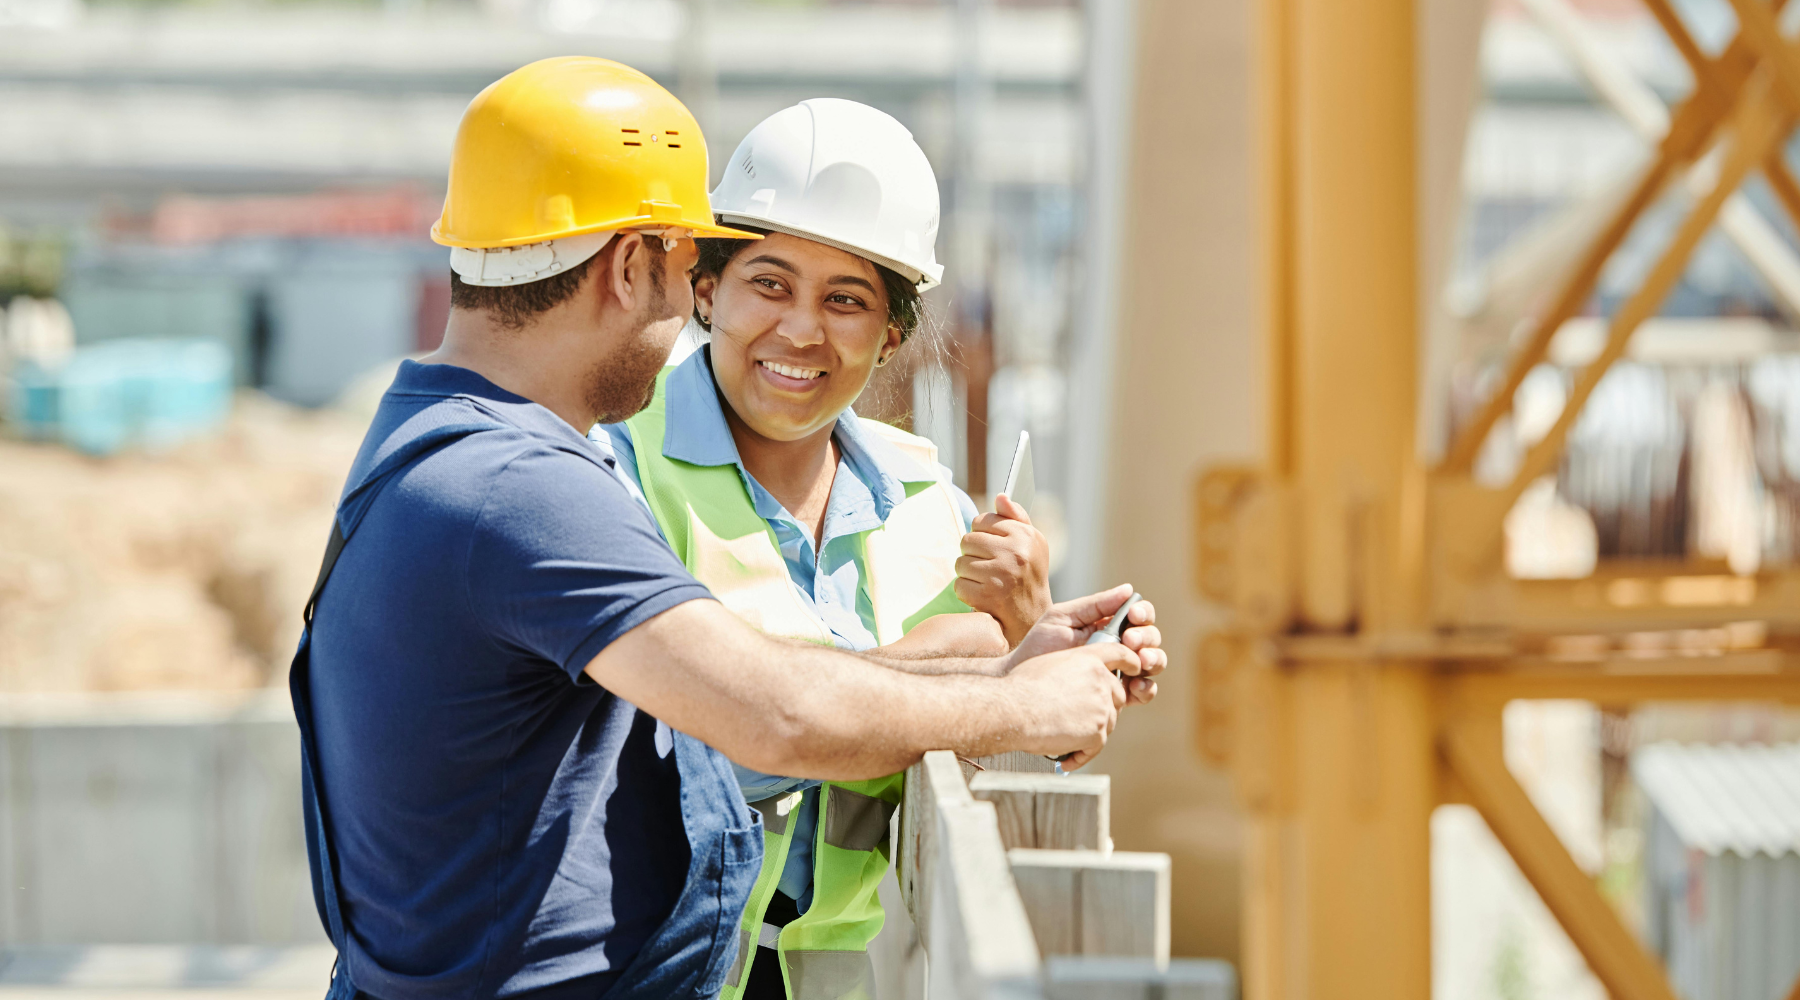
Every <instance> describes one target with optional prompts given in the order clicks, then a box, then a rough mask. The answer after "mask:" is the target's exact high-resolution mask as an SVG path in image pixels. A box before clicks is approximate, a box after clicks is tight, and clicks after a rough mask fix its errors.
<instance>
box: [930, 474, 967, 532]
mask: <svg viewBox="0 0 1800 1000" xmlns="http://www.w3.org/2000/svg"><path fill="white" fill-rule="evenodd" d="M937 471H938V473H939V475H938V481H939V482H941V483H943V484H944V485H945V486H948V487H949V488H950V495H951V496H953V497H955V498H956V512H957V513H958V514H960V515H962V523H963V531H965V532H966V531H968V530H969V528H970V526H972V525H973V524H974V523H975V513H976V511H975V501H973V500H970V499H969V495H968V494H967V493H964V492H963V490H962V487H960V486H958V485H956V484H955V483H953V482H951V481H950V470H949V469H946V468H944V467H943V466H941V465H940V466H938V467H937Z"/></svg>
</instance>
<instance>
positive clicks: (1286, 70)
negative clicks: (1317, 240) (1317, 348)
mask: <svg viewBox="0 0 1800 1000" xmlns="http://www.w3.org/2000/svg"><path fill="white" fill-rule="evenodd" d="M1295 3H1296V0H1262V2H1261V3H1259V4H1257V7H1256V10H1257V19H1258V24H1257V27H1258V29H1259V30H1258V31H1257V32H1256V40H1257V50H1256V61H1257V68H1258V73H1257V77H1256V82H1257V88H1256V96H1257V120H1258V121H1259V122H1260V123H1261V127H1260V128H1258V129H1257V130H1256V139H1257V149H1256V159H1257V164H1258V167H1259V169H1258V170H1256V171H1254V172H1253V176H1254V177H1255V178H1256V197H1257V205H1258V209H1259V211H1258V213H1257V215H1258V218H1259V220H1260V221H1261V223H1262V225H1261V237H1262V238H1261V240H1260V241H1259V243H1258V247H1259V250H1260V251H1261V254H1262V261H1261V267H1259V268H1258V269H1257V278H1258V283H1259V285H1260V287H1259V289H1258V291H1259V298H1260V300H1261V303H1262V311H1263V316H1262V324H1263V341H1264V350H1265V352H1266V354H1265V357H1266V358H1267V362H1268V366H1269V370H1268V375H1267V377H1266V378H1265V379H1264V385H1265V386H1266V387H1267V389H1266V391H1267V401H1266V403H1265V405H1264V409H1263V412H1264V414H1265V416H1266V418H1267V423H1268V426H1267V427H1266V428H1265V430H1264V431H1263V434H1264V440H1265V441H1266V442H1267V456H1268V464H1269V470H1270V472H1272V473H1273V474H1274V475H1276V476H1278V477H1285V476H1289V475H1292V474H1293V471H1294V383H1295V377H1294V298H1295V296H1294V245H1295V243H1296V242H1298V239H1299V236H1298V234H1297V233H1296V232H1295V226H1294V215H1295V212H1294V165H1293V161H1294V107H1293V105H1294V64H1293V63H1294V56H1293V53H1292V49H1293V47H1294V33H1295V32H1294V17H1295V11H1294V6H1295Z"/></svg>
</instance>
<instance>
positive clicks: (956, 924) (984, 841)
mask: <svg viewBox="0 0 1800 1000" xmlns="http://www.w3.org/2000/svg"><path fill="white" fill-rule="evenodd" d="M964 794H965V795H966V794H967V792H966V790H965V792H964ZM936 807H937V830H936V833H937V836H936V838H935V841H936V844H935V847H936V850H935V852H934V853H935V857H934V858H933V860H932V863H931V866H930V878H931V883H930V885H931V892H930V894H929V895H928V897H927V899H928V905H929V906H930V907H931V910H930V921H929V924H928V927H929V930H928V932H927V936H926V937H925V938H924V942H925V952H926V954H927V955H928V956H930V962H929V968H930V973H929V975H930V984H931V985H930V991H929V992H930V995H931V996H932V997H934V998H948V1000H1001V998H1006V1000H1027V998H1040V997H1042V995H1043V994H1042V992H1041V988H1040V985H1039V982H1038V976H1039V972H1040V970H1041V964H1042V963H1041V961H1040V959H1039V956H1038V948H1037V942H1036V941H1035V940H1034V939H1033V937H1032V933H1031V922H1030V919H1029V918H1028V917H1027V916H1026V915H1025V907H1024V905H1023V904H1022V903H1021V901H1020V898H1019V890H1018V888H1017V886H1016V885H1015V884H1014V882H1013V877H1012V872H1011V871H1010V870H1009V869H1008V867H1007V864H1006V849H1005V848H1004V847H1002V846H1001V844H1000V827H999V823H998V821H997V820H996V818H995V816H994V806H993V804H992V803H989V802H975V801H962V802H956V801H948V800H947V798H940V799H939V800H938V802H937V804H936Z"/></svg>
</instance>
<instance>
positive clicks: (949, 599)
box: [625, 369, 969, 1000]
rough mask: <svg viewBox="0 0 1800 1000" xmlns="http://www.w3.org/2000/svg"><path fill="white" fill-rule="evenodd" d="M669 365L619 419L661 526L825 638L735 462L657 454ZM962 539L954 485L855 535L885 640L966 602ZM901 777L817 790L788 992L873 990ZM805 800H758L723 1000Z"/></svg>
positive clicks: (759, 605) (768, 612)
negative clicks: (757, 840)
mask: <svg viewBox="0 0 1800 1000" xmlns="http://www.w3.org/2000/svg"><path fill="white" fill-rule="evenodd" d="M672 370H673V369H664V370H663V373H662V375H661V376H660V377H659V378H658V380H657V391H656V398H655V400H654V401H653V402H652V403H651V404H650V406H649V407H648V408H646V409H645V410H644V411H643V412H642V413H640V414H638V415H637V416H635V417H632V418H631V419H630V420H627V421H626V422H625V426H626V429H627V430H628V431H629V432H630V434H631V442H632V447H633V448H634V449H635V450H636V453H637V466H638V480H639V485H640V486H641V487H642V489H643V492H644V497H645V499H646V500H648V501H649V503H650V509H651V512H652V513H653V514H654V515H655V517H656V521H657V524H658V525H659V526H660V527H661V528H662V531H663V535H664V536H665V537H666V538H667V539H668V540H669V545H670V547H671V548H673V549H674V550H675V554H676V555H678V556H680V557H681V560H682V562H683V563H684V564H686V566H687V568H688V571H689V572H691V573H693V574H694V576H695V577H696V578H697V579H699V580H700V582H702V583H704V584H706V585H707V587H708V588H709V589H711V590H712V592H713V594H714V595H715V596H717V597H718V598H719V600H720V602H721V603H723V604H724V605H725V606H726V607H727V608H729V609H731V610H732V611H733V612H734V613H736V614H737V615H739V616H740V617H742V618H743V619H745V620H746V621H748V622H750V623H751V624H753V625H755V626H756V627H757V628H759V629H761V630H762V631H764V632H768V633H770V634H773V635H783V636H790V637H794V638H801V639H808V640H811V641H814V642H819V643H826V644H829V643H830V642H831V631H830V629H828V628H827V627H826V626H825V624H824V622H822V621H820V620H819V619H818V618H817V617H816V616H815V615H814V614H813V613H812V612H811V610H810V609H808V608H807V606H806V604H805V602H804V601H803V600H802V598H801V596H800V594H799V592H798V591H797V590H796V589H795V587H794V584H793V581H792V579H791V578H790V577H789V576H788V571H787V564H786V562H785V561H784V560H783V559H782V557H781V547H780V544H779V542H778V541H777V540H776V537H775V533H774V531H773V529H771V528H770V527H769V525H768V522H767V521H764V520H763V519H762V517H761V516H760V515H758V514H757V513H756V508H755V506H754V504H753V503H752V501H751V499H750V495H749V493H748V492H747V491H746V490H745V487H744V482H743V480H742V479H741V478H740V477H739V475H738V470H737V468H736V467H735V466H732V465H723V466H700V465H692V464H689V463H687V462H682V461H678V460H675V459H671V458H668V457H667V456H665V455H664V454H663V432H664V429H665V427H666V423H665V411H664V403H665V400H666V386H667V381H668V375H669V372H670V371H672ZM860 426H861V428H862V429H863V430H864V431H865V432H872V433H874V434H876V435H879V436H880V437H881V438H882V439H883V440H885V441H887V442H888V443H889V444H891V445H893V446H894V447H895V448H897V449H899V450H900V451H901V452H902V453H904V454H906V455H907V456H908V457H910V458H913V459H914V460H916V461H918V462H920V464H922V465H924V466H925V467H926V468H930V466H931V465H932V464H934V463H935V462H936V461H937V449H936V447H935V446H934V445H932V444H931V442H930V441H928V440H926V439H924V438H921V437H915V436H914V435H911V434H907V433H906V432H904V431H901V430H898V429H897V428H893V427H889V426H887V425H886V424H881V423H878V422H876V421H871V420H864V421H863V422H862V424H861V425H860ZM962 536H963V523H962V516H961V514H960V513H959V512H958V510H957V504H956V498H955V495H954V494H953V493H952V492H951V491H950V489H949V488H947V487H945V486H944V485H943V484H941V483H936V482H932V483H909V484H907V498H906V500H905V501H904V502H902V503H900V504H899V505H897V506H896V507H894V509H893V510H891V511H890V512H889V513H888V517H887V520H886V522H885V523H884V524H882V525H881V526H879V527H877V528H874V529H871V530H869V531H865V532H863V533H862V534H861V537H860V543H861V555H862V588H863V592H864V594H865V595H867V597H868V599H869V604H870V607H871V608H873V610H874V618H875V637H876V641H878V642H880V643H882V644H883V645H885V644H887V643H890V642H893V641H895V640H897V639H899V638H900V637H901V636H902V635H904V634H905V633H906V632H907V631H909V630H910V629H911V628H912V627H913V626H914V625H916V624H918V623H919V622H921V621H924V620H925V619H926V618H929V617H931V616H933V615H938V614H954V613H957V612H963V611H967V610H969V608H968V605H965V604H963V603H962V602H961V601H960V600H957V598H956V593H955V590H954V584H955V581H956V560H957V558H958V557H960V556H961V555H962ZM902 781H903V775H899V774H892V775H888V776H887V777H885V778H875V779H872V780H869V781H854V782H827V783H825V784H824V785H823V786H821V789H820V792H819V822H818V830H817V833H816V835H815V836H816V840H815V841H814V844H813V889H812V894H813V896H812V903H811V904H810V905H809V906H808V907H807V910H806V912H805V913H803V914H801V915H800V918H799V919H798V920H795V921H794V922H793V923H790V924H788V925H787V926H786V927H785V928H783V929H782V931H781V935H780V939H779V945H780V946H779V948H778V952H779V954H780V956H781V964H782V972H783V975H784V978H785V979H786V983H787V991H788V996H789V997H790V998H791V1000H855V998H873V997H874V972H873V967H872V966H871V965H870V964H869V956H868V947H869V942H871V941H873V940H874V939H875V935H876V934H877V933H879V932H880V931H881V925H882V921H883V914H882V910H881V902H880V898H879V896H878V893H877V890H878V887H879V886H880V884H881V878H882V876H883V875H884V874H886V872H887V866H888V855H889V853H890V850H889V845H888V823H889V820H890V819H891V818H892V816H893V814H894V810H895V809H896V808H898V806H899V803H900V793H901V787H902ZM799 800H800V795H799V793H795V794H794V795H792V796H785V797H780V798H777V799H771V800H768V801H767V802H759V803H754V808H756V809H757V810H758V811H759V812H761V813H762V815H763V847H764V853H763V867H762V871H761V873H760V874H759V875H758V877H757V880H756V888H755V889H754V890H753V891H752V892H751V895H750V903H749V905H748V906H747V907H746V908H745V911H744V918H743V921H742V922H741V923H740V925H739V932H738V941H739V944H740V948H739V956H738V961H737V963H736V964H735V965H734V966H733V968H732V970H731V973H730V975H729V976H728V977H727V979H726V987H725V990H724V992H723V993H721V994H720V998H721V1000H738V998H739V997H741V996H742V994H743V990H744V984H745V983H746V982H747V981H748V978H749V970H750V967H751V964H752V963H753V962H754V961H755V960H756V955H755V952H756V950H757V949H756V942H757V939H758V936H759V933H760V931H761V929H762V920H763V914H764V912H765V911H766V910H767V909H768V905H769V900H770V899H772V898H773V897H774V894H775V891H776V888H777V887H778V886H779V884H780V882H781V874H782V869H783V868H784V866H785V865H786V863H787V855H788V846H789V837H790V834H789V829H790V824H789V822H788V813H789V812H790V811H791V810H792V809H793V808H794V807H795V806H796V805H798V803H799Z"/></svg>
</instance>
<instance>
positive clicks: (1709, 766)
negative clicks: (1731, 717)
mask: <svg viewBox="0 0 1800 1000" xmlns="http://www.w3.org/2000/svg"><path fill="white" fill-rule="evenodd" d="M1631 774H1632V777H1634V778H1636V779H1637V783H1638V785H1639V786H1640V787H1641V788H1643V790H1644V794H1646V795H1648V796H1649V797H1650V801H1651V802H1653V803H1655V805H1656V808H1657V811H1659V812H1661V813H1662V814H1663V816H1665V817H1667V819H1668V821H1669V825H1670V826H1672V827H1673V828H1674V832H1675V833H1676V834H1677V835H1678V836H1679V837H1680V838H1681V840H1682V843H1684V844H1686V845H1687V846H1688V847H1690V848H1693V849H1695V850H1699V851H1704V852H1705V853H1707V854H1723V853H1725V852H1727V851H1729V852H1731V853H1733V854H1737V855H1739V856H1742V857H1749V856H1751V855H1754V854H1766V855H1770V856H1772V857H1773V856H1779V855H1782V854H1787V853H1790V852H1794V851H1800V744H1788V745H1785V746H1754V745H1750V746H1743V745H1725V746H1682V745H1679V744H1674V743H1658V744H1655V745H1653V746H1648V747H1645V748H1643V749H1641V750H1639V751H1638V752H1637V753H1635V754H1633V755H1632V758H1631Z"/></svg>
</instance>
